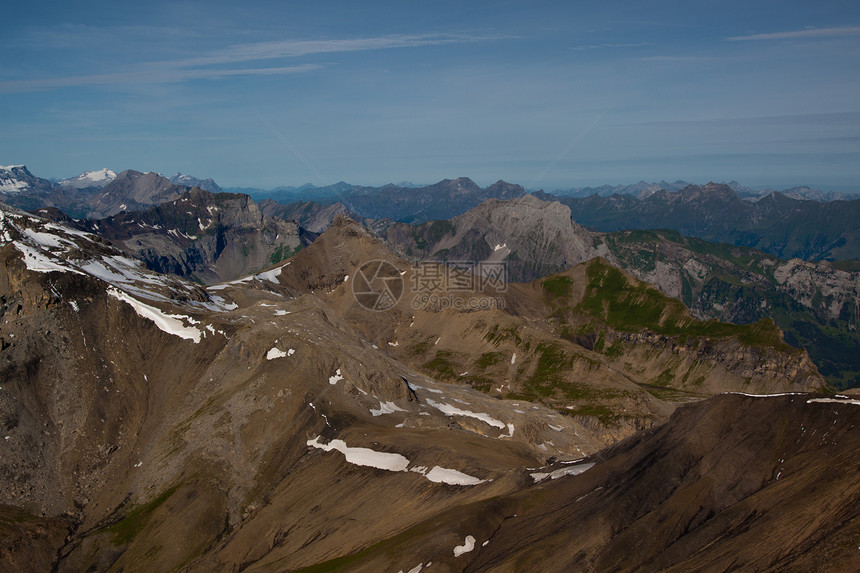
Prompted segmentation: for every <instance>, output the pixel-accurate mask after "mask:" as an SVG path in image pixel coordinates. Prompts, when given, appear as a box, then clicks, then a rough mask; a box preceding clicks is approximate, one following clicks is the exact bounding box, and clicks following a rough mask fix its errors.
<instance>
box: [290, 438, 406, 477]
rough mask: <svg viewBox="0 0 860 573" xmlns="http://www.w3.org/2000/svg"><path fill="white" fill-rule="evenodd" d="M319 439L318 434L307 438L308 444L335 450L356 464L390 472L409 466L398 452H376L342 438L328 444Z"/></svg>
mask: <svg viewBox="0 0 860 573" xmlns="http://www.w3.org/2000/svg"><path fill="white" fill-rule="evenodd" d="M319 439H320V436H317V437H316V438H314V439H313V440H308V441H307V444H308V446H311V447H314V448H319V449H321V450H325V451H327V452H330V451H332V450H337V451H339V452H340V453H342V454H343V456H344V457H345V458H346V461H347V462H349V463H351V464H355V465H357V466H366V467H372V468H377V469H380V470H387V471H390V472H405V471H406V468H407V467H408V466H409V460H408V459H407V458H406V457H404V456H401V455H400V454H390V453H387V452H377V451H375V450H371V449H370V448H357V447H350V446H347V445H346V442H344V441H343V440H332V441H331V442H329V443H328V444H323V443H320V441H319Z"/></svg>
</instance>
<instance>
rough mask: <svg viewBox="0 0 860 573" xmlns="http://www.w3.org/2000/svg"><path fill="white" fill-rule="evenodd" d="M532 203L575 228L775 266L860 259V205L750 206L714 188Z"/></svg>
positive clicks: (775, 196)
mask: <svg viewBox="0 0 860 573" xmlns="http://www.w3.org/2000/svg"><path fill="white" fill-rule="evenodd" d="M535 196H537V197H540V198H543V199H547V200H558V201H560V202H562V203H564V204H565V205H567V206H568V207H570V210H571V215H572V217H573V219H574V220H575V221H577V222H578V223H580V224H582V225H585V226H587V227H590V228H592V229H595V230H598V231H618V230H624V229H672V230H675V231H678V232H680V233H681V234H683V235H687V236H692V237H699V238H702V239H706V240H709V241H717V242H724V243H732V244H734V245H737V246H744V247H755V248H757V249H761V250H763V251H765V252H768V253H771V254H773V255H776V256H778V257H781V258H792V257H797V258H801V259H805V260H815V259H827V260H838V259H856V258H860V199H854V200H851V201H833V202H829V203H820V202H817V201H810V200H801V199H793V198H791V197H788V196H787V195H784V194H782V193H778V192H773V193H770V194H769V195H767V196H765V197H763V198H761V199H759V200H758V201H755V202H750V201H744V200H742V199H741V198H740V196H738V194H737V193H736V192H735V191H734V190H733V189H732V188H731V187H729V186H728V185H723V184H716V183H709V184H707V185H703V186H698V185H688V186H687V187H684V188H683V189H681V190H679V191H666V190H661V191H657V192H655V193H652V194H650V195H648V196H647V197H645V198H642V199H639V198H637V197H635V196H633V195H612V196H609V197H600V196H598V195H592V196H591V197H585V198H576V197H557V196H555V195H550V194H547V193H535Z"/></svg>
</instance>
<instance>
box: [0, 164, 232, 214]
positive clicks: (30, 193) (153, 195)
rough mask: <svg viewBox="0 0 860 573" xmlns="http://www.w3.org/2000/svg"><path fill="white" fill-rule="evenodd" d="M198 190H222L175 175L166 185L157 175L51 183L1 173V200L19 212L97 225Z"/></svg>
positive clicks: (106, 175)
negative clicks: (56, 212) (44, 210)
mask: <svg viewBox="0 0 860 573" xmlns="http://www.w3.org/2000/svg"><path fill="white" fill-rule="evenodd" d="M192 187H201V188H205V189H208V190H211V191H212V192H218V191H220V187H218V185H217V184H216V183H215V182H214V181H212V180H211V179H203V180H200V179H196V178H194V177H190V176H187V175H183V174H181V173H177V174H176V175H174V176H173V177H172V178H171V179H167V178H166V177H164V176H163V175H161V174H159V173H153V172H147V173H142V172H140V171H134V170H132V169H128V170H126V171H123V172H121V173H119V174H117V173H114V172H113V171H111V170H110V169H100V170H98V171H87V172H85V173H83V174H81V175H78V176H77V177H72V178H70V179H61V180H58V181H49V180H47V179H42V178H39V177H35V176H33V174H32V173H30V171H29V170H27V168H26V166H23V165H18V166H11V167H0V200H2V201H3V202H5V203H7V204H9V205H13V206H15V207H19V208H22V209H36V208H39V207H56V208H57V209H60V210H62V211H63V212H64V213H66V214H68V215H69V216H71V217H75V218H91V219H100V218H103V217H108V216H110V215H115V214H116V213H119V212H120V211H138V210H142V209H147V208H149V207H152V206H155V205H160V204H161V203H164V202H166V201H170V200H172V199H175V198H177V197H179V196H180V195H182V194H183V193H185V192H186V191H188V190H189V189H191V188H192Z"/></svg>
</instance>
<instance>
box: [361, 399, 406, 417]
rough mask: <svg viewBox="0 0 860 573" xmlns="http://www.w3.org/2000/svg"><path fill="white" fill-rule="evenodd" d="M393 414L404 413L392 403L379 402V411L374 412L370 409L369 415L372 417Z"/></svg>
mask: <svg viewBox="0 0 860 573" xmlns="http://www.w3.org/2000/svg"><path fill="white" fill-rule="evenodd" d="M395 412H406V410H404V409H403V408H401V407H400V406H398V405H397V404H395V403H394V402H383V401H381V400H380V401H379V409H378V410H374V409H372V408H371V410H370V413H371V414H373V416H374V417H376V416H381V415H383V414H394V413H395Z"/></svg>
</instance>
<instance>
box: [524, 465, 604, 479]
mask: <svg viewBox="0 0 860 573" xmlns="http://www.w3.org/2000/svg"><path fill="white" fill-rule="evenodd" d="M593 467H594V463H588V464H578V465H575V466H568V467H566V468H561V469H557V470H555V471H552V472H547V473H533V474H530V475H531V476H532V479H533V480H535V481H536V482H539V481H542V480H545V479H546V478H549V479H558V478H560V477H564V476H576V475H579V474H581V473H585V472H586V471H588V470H590V469H591V468H593Z"/></svg>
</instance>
